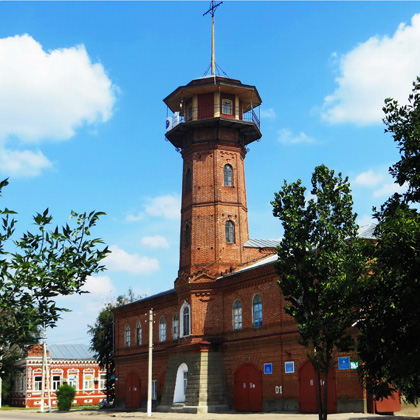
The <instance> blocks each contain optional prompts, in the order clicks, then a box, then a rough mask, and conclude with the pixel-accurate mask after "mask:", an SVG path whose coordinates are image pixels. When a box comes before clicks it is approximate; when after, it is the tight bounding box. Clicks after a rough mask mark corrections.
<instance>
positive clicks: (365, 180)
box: [351, 170, 384, 187]
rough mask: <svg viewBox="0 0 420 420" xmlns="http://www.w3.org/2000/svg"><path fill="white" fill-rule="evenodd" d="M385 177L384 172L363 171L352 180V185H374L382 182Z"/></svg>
mask: <svg viewBox="0 0 420 420" xmlns="http://www.w3.org/2000/svg"><path fill="white" fill-rule="evenodd" d="M383 179H384V174H381V173H378V172H374V171H372V170H369V171H366V172H362V173H360V174H359V175H357V176H356V178H355V179H354V180H353V181H352V182H351V185H360V186H363V187H374V186H376V185H378V184H379V183H381V182H382V181H383Z"/></svg>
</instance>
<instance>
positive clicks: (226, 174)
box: [223, 164, 233, 187]
mask: <svg viewBox="0 0 420 420" xmlns="http://www.w3.org/2000/svg"><path fill="white" fill-rule="evenodd" d="M223 180H224V182H223V184H224V186H225V187H233V168H232V165H229V164H226V165H225V166H224V168H223Z"/></svg>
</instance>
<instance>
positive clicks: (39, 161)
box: [0, 145, 52, 177]
mask: <svg viewBox="0 0 420 420" xmlns="http://www.w3.org/2000/svg"><path fill="white" fill-rule="evenodd" d="M51 167H52V163H51V162H50V161H49V160H48V159H47V158H46V157H45V156H44V154H43V153H42V152H41V151H40V150H36V151H31V150H23V151H18V150H8V149H6V148H4V147H3V146H2V145H0V172H1V173H3V174H5V175H7V176H16V177H31V176H37V175H39V174H40V173H41V171H42V170H43V169H47V168H51Z"/></svg>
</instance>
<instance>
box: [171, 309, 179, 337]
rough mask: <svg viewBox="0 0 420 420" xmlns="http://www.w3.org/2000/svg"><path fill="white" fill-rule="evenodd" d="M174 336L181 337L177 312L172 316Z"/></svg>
mask: <svg viewBox="0 0 420 420" xmlns="http://www.w3.org/2000/svg"><path fill="white" fill-rule="evenodd" d="M172 337H173V339H174V340H177V339H178V337H179V316H178V314H175V315H174V317H173V318H172Z"/></svg>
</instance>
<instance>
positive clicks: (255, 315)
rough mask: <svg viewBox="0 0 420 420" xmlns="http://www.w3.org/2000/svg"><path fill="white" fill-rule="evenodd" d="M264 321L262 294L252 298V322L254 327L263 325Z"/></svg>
mask: <svg viewBox="0 0 420 420" xmlns="http://www.w3.org/2000/svg"><path fill="white" fill-rule="evenodd" d="M262 321H263V312H262V299H261V296H260V295H255V296H254V299H253V300H252V322H253V325H254V327H261V326H262Z"/></svg>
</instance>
